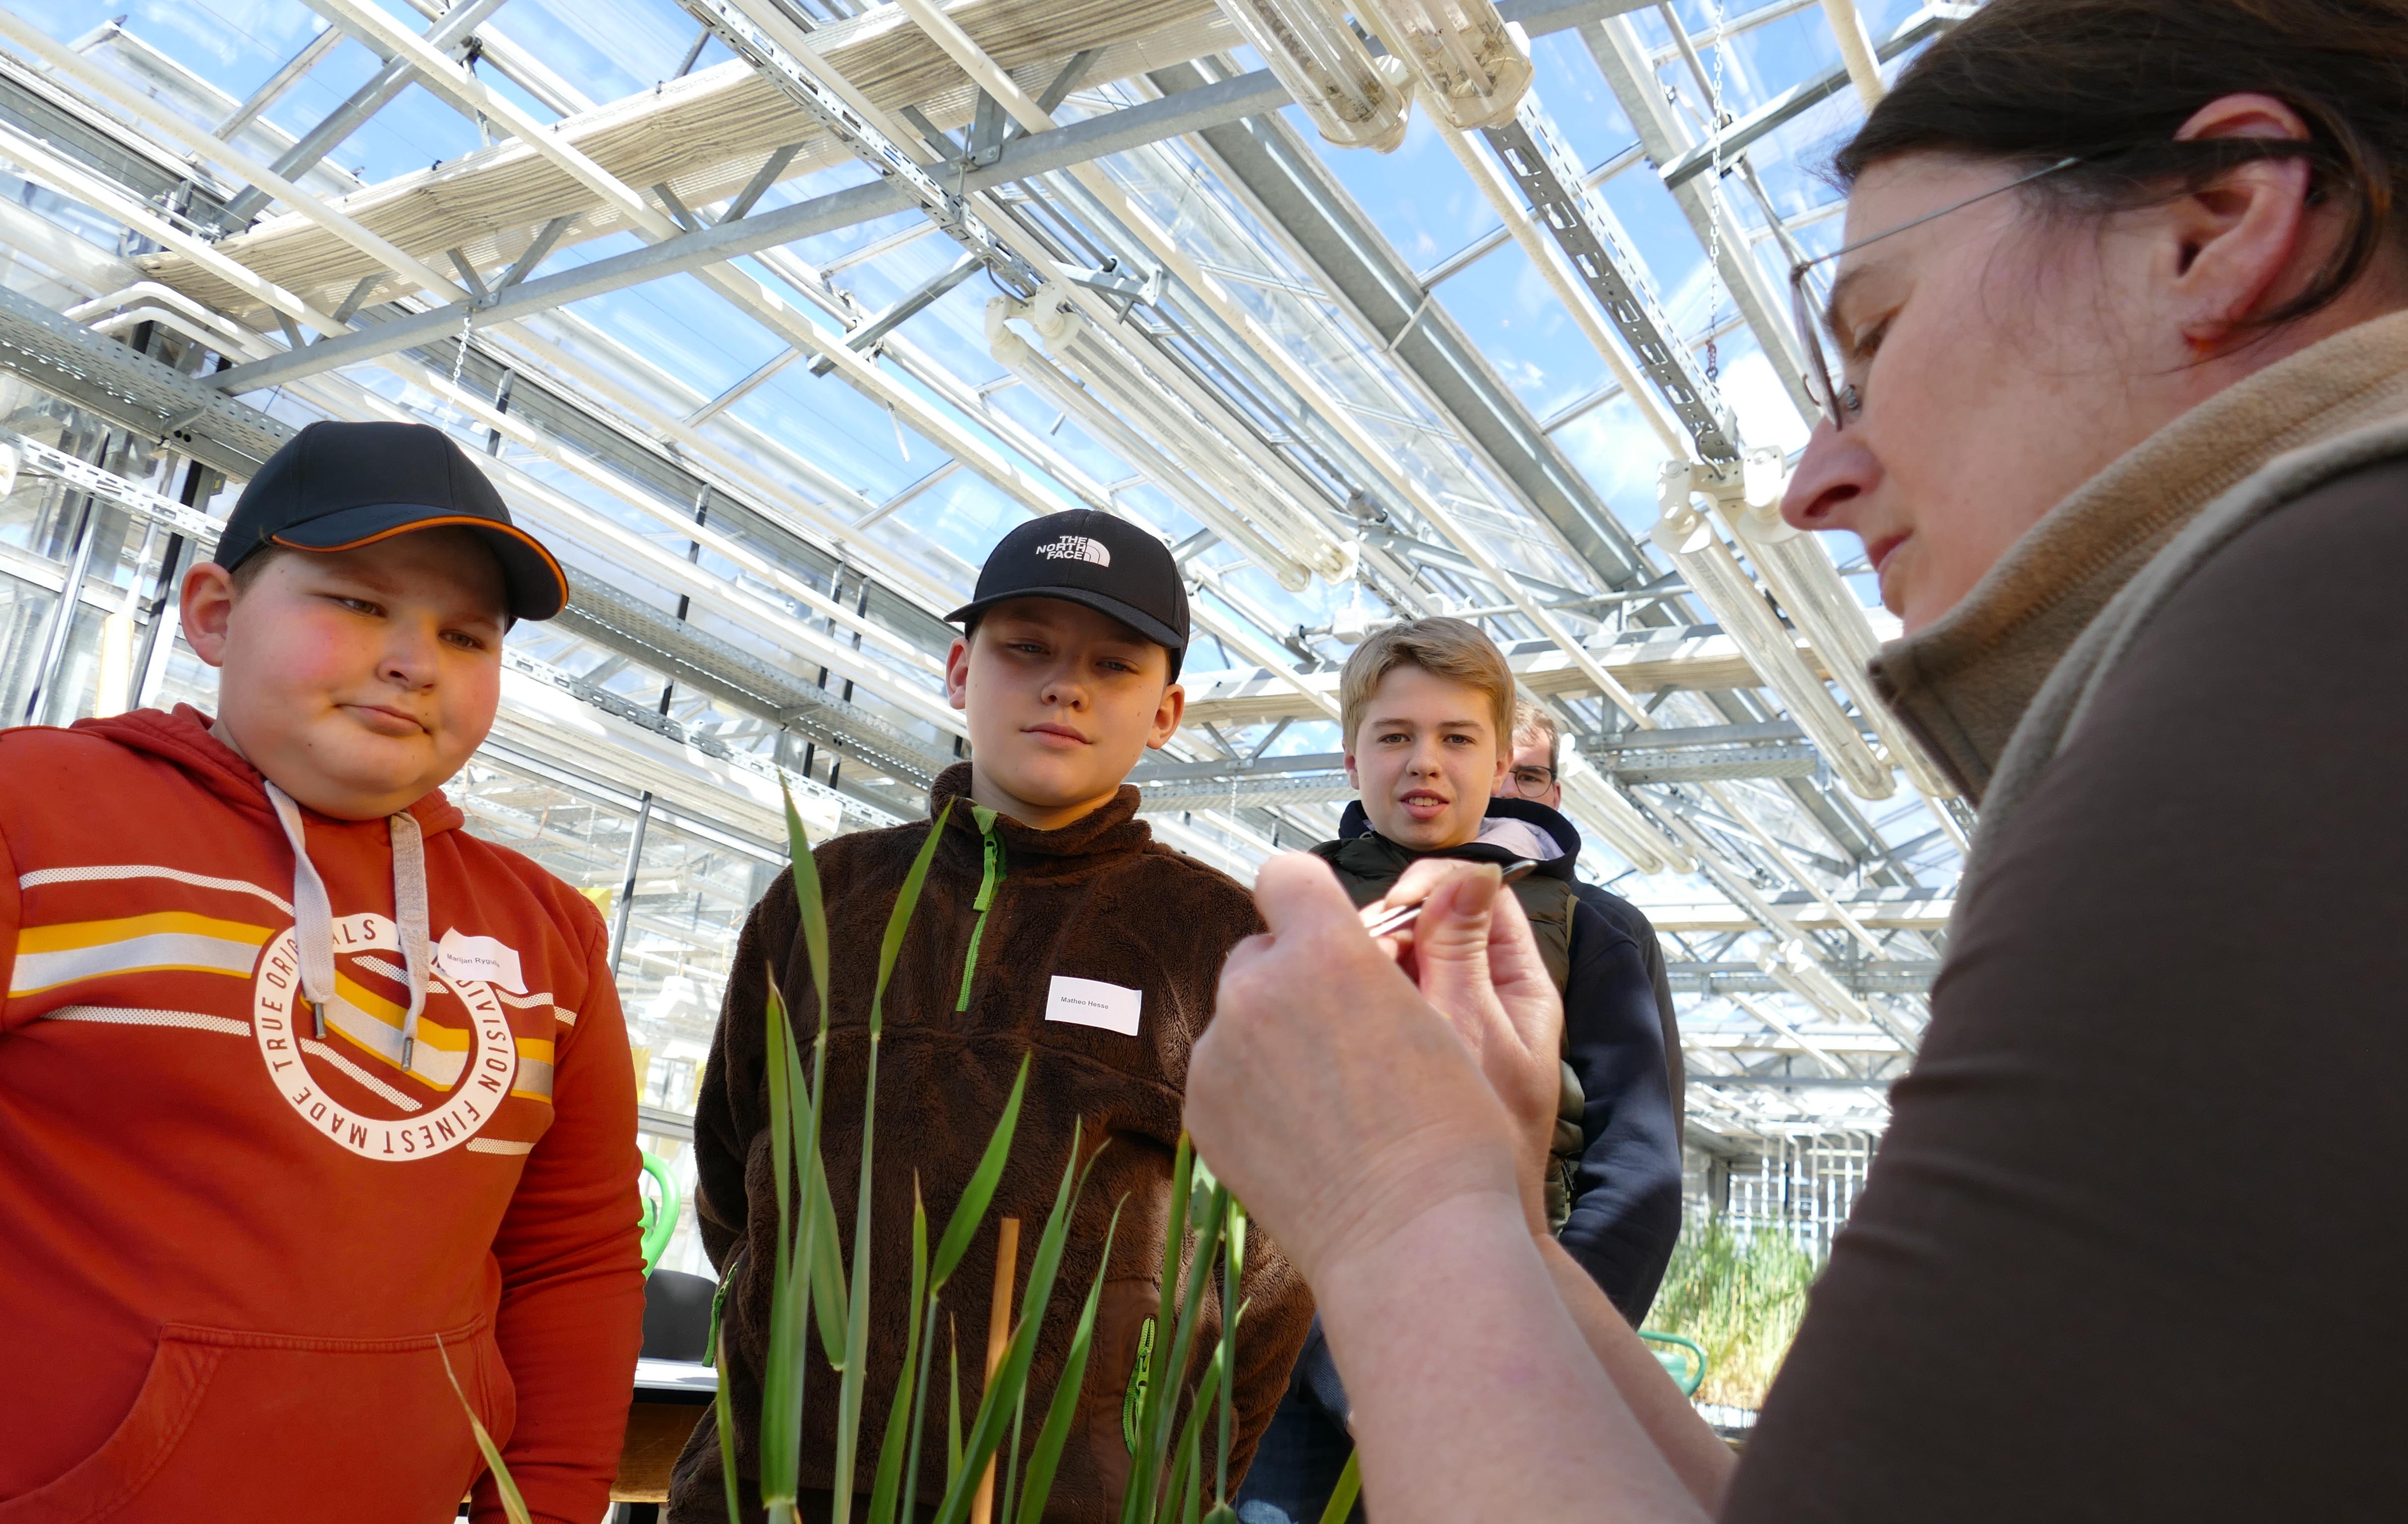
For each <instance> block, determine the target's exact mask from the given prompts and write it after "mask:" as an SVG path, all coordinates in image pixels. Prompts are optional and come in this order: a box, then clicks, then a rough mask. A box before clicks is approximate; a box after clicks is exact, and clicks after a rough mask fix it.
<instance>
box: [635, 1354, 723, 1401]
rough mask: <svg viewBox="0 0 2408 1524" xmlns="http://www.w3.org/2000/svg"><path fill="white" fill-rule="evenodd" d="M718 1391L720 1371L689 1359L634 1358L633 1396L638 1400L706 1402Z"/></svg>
mask: <svg viewBox="0 0 2408 1524" xmlns="http://www.w3.org/2000/svg"><path fill="white" fill-rule="evenodd" d="M718 1391H719V1373H718V1372H717V1371H714V1370H712V1369H711V1368H710V1366H708V1365H697V1364H695V1363H694V1362H692V1361H690V1360H645V1359H639V1360H638V1361H637V1362H636V1392H635V1399H636V1401H637V1402H677V1403H688V1402H691V1403H704V1402H710V1400H711V1398H712V1397H713V1396H715V1395H717V1393H718Z"/></svg>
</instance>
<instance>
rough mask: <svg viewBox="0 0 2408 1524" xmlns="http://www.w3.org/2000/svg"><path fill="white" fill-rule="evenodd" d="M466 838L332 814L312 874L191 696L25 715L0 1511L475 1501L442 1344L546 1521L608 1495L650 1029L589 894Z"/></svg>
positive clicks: (81, 1516)
mask: <svg viewBox="0 0 2408 1524" xmlns="http://www.w3.org/2000/svg"><path fill="white" fill-rule="evenodd" d="M461 820H462V816H461V813H460V812H459V811H458V810H457V809H455V808H453V807H452V805H451V804H450V803H448V802H447V801H446V800H445V799H444V798H443V796H442V794H441V793H440V792H439V791H438V792H436V793H432V794H429V795H427V796H426V797H425V798H422V799H420V800H419V801H418V802H417V803H415V804H413V805H411V806H410V807H409V811H408V812H407V819H405V817H403V816H396V817H394V822H392V823H388V822H387V821H382V820H371V821H340V820H333V819H329V818H327V817H324V816H321V815H317V814H312V813H309V812H298V813H296V815H295V816H294V827H295V828H297V829H300V830H302V831H304V832H305V834H306V839H307V841H308V857H309V859H310V863H311V864H313V865H314V868H315V872H314V873H311V872H308V871H307V870H300V869H299V865H296V861H295V858H294V852H293V849H292V847H291V845H290V844H289V841H288V837H287V833H286V828H285V827H284V826H283V825H282V824H281V823H279V818H278V813H277V810H276V808H275V806H274V805H273V804H272V803H271V800H270V798H269V794H268V791H267V789H266V787H265V783H264V781H263V780H262V778H261V777H260V775H259V773H258V771H257V770H256V769H253V768H251V766H250V765H249V764H248V763H246V762H244V761H243V760H242V759H241V758H240V757H239V756H237V755H235V753H234V752H233V751H232V750H230V749H229V748H227V747H226V746H224V745H222V743H220V742H219V741H218V740H215V739H214V738H212V737H211V736H210V735H209V734H208V717H207V716H205V715H203V714H201V713H199V712H197V711H194V710H193V709H191V708H179V709H178V710H177V711H176V712H175V713H174V714H172V715H169V714H163V713H160V712H156V711H144V712H138V713H134V714H127V715H124V716H122V717H120V718H117V719H112V720H105V721H86V722H85V723H83V724H81V725H79V726H76V727H75V728H74V729H72V730H50V729H24V730H10V731H5V732H0V980H5V982H6V983H5V988H6V990H7V994H6V997H5V999H0V1309H5V1312H0V1327H5V1330H6V1332H5V1333H0V1344H5V1347H6V1349H7V1366H8V1368H9V1370H11V1371H12V1372H13V1374H11V1375H9V1376H7V1378H5V1379H0V1524H81V1521H85V1520H93V1521H97V1520H99V1519H102V1518H104V1517H105V1518H107V1519H108V1520H109V1521H110V1524H148V1521H151V1520H167V1519H174V1520H176V1521H177V1524H218V1521H221V1520H222V1521H225V1524H233V1521H235V1520H237V1519H239V1520H242V1521H244V1524H255V1521H258V1520H278V1521H283V1520H305V1519H322V1518H341V1519H344V1520H345V1521H347V1524H432V1521H436V1520H440V1519H448V1518H450V1517H452V1514H453V1512H454V1511H455V1509H456V1508H457V1506H458V1503H459V1500H460V1499H461V1498H462V1497H463V1496H464V1495H465V1494H466V1492H467V1490H468V1488H469V1486H470V1483H471V1481H472V1480H473V1479H475V1478H476V1477H477V1476H478V1474H479V1473H480V1471H481V1470H482V1469H483V1468H482V1462H481V1461H480V1459H479V1458H478V1454H477V1449H476V1444H475V1440H474V1438H473V1436H472V1435H471V1433H470V1431H469V1428H468V1423H467V1419H466V1416H465V1415H464V1414H463V1413H462V1411H461V1407H460V1400H459V1398H457V1397H455V1396H454V1395H453V1393H452V1387H451V1385H450V1384H449V1383H448V1382H447V1381H446V1379H445V1377H444V1371H443V1365H442V1352H438V1350H437V1340H438V1339H439V1340H440V1341H441V1344H442V1345H443V1347H444V1351H446V1352H448V1354H449V1356H450V1359H451V1363H452V1370H453V1372H455V1373H457V1376H458V1379H459V1383H460V1387H461V1388H462V1390H463V1391H465V1392H466V1394H467V1397H468V1400H469V1401H470V1402H472V1403H474V1404H475V1406H476V1409H477V1412H478V1415H479V1416H480V1418H481V1419H482V1420H483V1422H484V1424H485V1426H486V1428H487V1429H489V1430H490V1431H493V1433H494V1436H495V1440H496V1441H497V1442H499V1443H500V1444H501V1445H502V1450H503V1454H504V1457H505V1458H506V1459H508V1460H509V1465H510V1469H511V1472H512V1473H513V1474H514V1475H515V1476H516V1478H517V1480H518V1483H519V1486H520V1488H522V1489H523V1491H524V1493H525V1495H526V1501H527V1504H528V1507H529V1508H530V1509H531V1510H532V1512H533V1513H534V1514H535V1516H536V1517H538V1518H542V1519H550V1520H556V1521H559V1524H594V1521H595V1520H596V1519H598V1518H600V1517H602V1515H603V1514H604V1512H605V1511H606V1510H607V1508H608V1493H609V1484H610V1477H611V1474H612V1472H613V1468H614V1464H615V1462H616V1459H617V1457H618V1452H619V1445H620V1440H621V1436H622V1433H623V1431H624V1423H625V1416H626V1409H627V1401H628V1390H629V1380H630V1376H631V1373H632V1370H633V1366H634V1363H635V1356H636V1346H637V1344H638V1340H639V1338H640V1333H639V1325H640V1321H641V1316H642V1305H643V1278H642V1263H641V1259H640V1256H639V1252H638V1246H637V1229H636V1220H637V1201H636V1173H637V1157H636V1148H635V1135H634V1134H635V1094H634V1084H635V1079H634V1073H633V1071H632V1070H631V1068H630V1066H629V1063H628V1056H627V1035H626V1030H625V1028H624V1024H623V1023H622V1020H621V1017H620V1014H619V1000H618V995H617V992H616V991H615V990H614V989H613V987H612V985H611V983H610V977H609V971H608V970H607V968H606V966H605V947H606V942H607V939H606V936H605V934H604V931H603V928H602V923H601V917H600V916H599V915H598V914H596V913H595V909H594V907H593V906H592V905H591V904H590V903H588V902H587V901H586V900H585V899H583V898H581V896H579V895H578V894H577V893H576V891H574V890H572V889H570V888H569V887H568V886H567V885H566V884H563V883H561V882H560V881H559V880H558V879H555V878H553V877H552V875H551V874H549V873H546V872H545V871H544V870H542V869H540V868H538V867H537V866H536V865H535V864H533V863H531V862H529V861H528V860H527V859H526V858H524V857H522V856H520V855H517V854H516V853H512V852H506V851H504V850H502V849H501V848H499V847H495V846H492V845H489V844H487V843H486V842H483V841H478V840H477V839H475V838H474V837H471V836H469V835H467V834H466V833H465V832H463V831H461V830H459V829H457V827H458V826H459V825H460V823H461ZM409 821H415V822H416V825H417V827H418V828H417V830H415V831H412V830H410V829H409V824H408V822H409ZM421 839H423V844H422V842H421ZM397 858H398V859H400V861H399V862H398V863H397V861H396V859H397ZM397 869H398V870H399V871H397ZM320 882H322V893H323V897H324V898H323V899H322V900H320V899H317V898H316V896H317V892H318V891H317V887H316V886H317V884H319V883H320ZM296 904H297V905H299V906H300V907H301V908H300V913H299V914H298V915H297V917H296V914H295V910H294V907H295V905H296ZM312 904H316V905H318V906H319V908H318V909H317V910H315V911H314V912H313V911H312V909H311V906H312ZM329 911H331V914H330V913H329ZM313 923H314V924H315V926H317V927H323V928H324V929H325V934H326V935H328V936H330V937H331V939H332V942H333V945H334V949H335V953H336V956H335V958H334V960H333V963H332V965H331V968H329V967H328V966H327V965H325V963H324V961H323V960H322V959H320V960H316V961H317V963H318V968H317V970H305V967H304V965H305V963H307V962H308V961H310V960H309V959H308V958H307V956H306V953H307V951H308V949H306V948H304V947H302V946H301V945H300V939H299V938H298V937H297V935H296V931H297V930H300V929H308V927H310V926H311V925H312V924H313ZM413 932H415V933H416V935H415V936H413V935H412V933H413ZM412 970H419V971H420V975H421V977H420V981H419V982H420V984H421V985H422V987H423V989H424V996H423V1000H413V999H411V997H410V993H409V989H410V984H411V981H410V978H409V974H410V972H411V971H412ZM305 987H306V988H307V989H308V990H309V991H311V992H313V993H321V994H322V998H323V1005H322V1011H323V1014H324V1017H325V1027H324V1029H323V1032H322V1033H321V1032H320V1029H319V1026H318V1023H317V1021H316V1020H315V1019H314V1016H313V1013H312V1009H311V1006H310V1004H309V1002H308V1000H307V999H304V998H303V992H304V990H305ZM405 1053H407V1055H408V1058H407V1062H408V1068H407V1069H405V1068H404V1067H403V1065H404V1061H405V1059H404V1055H405ZM477 1494H478V1498H477V1502H478V1506H477V1509H476V1517H477V1518H478V1519H479V1520H480V1521H493V1520H498V1519H499V1518H500V1517H501V1513H500V1509H499V1507H498V1505H497V1504H496V1502H495V1499H494V1496H493V1484H492V1482H491V1481H490V1480H486V1481H482V1482H479V1483H477Z"/></svg>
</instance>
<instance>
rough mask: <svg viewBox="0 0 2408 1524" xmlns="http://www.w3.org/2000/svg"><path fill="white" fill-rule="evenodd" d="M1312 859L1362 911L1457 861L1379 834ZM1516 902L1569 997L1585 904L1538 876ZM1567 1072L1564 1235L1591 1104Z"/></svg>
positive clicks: (1558, 1198) (1566, 887)
mask: <svg viewBox="0 0 2408 1524" xmlns="http://www.w3.org/2000/svg"><path fill="white" fill-rule="evenodd" d="M1312 854H1313V855H1314V856H1316V857H1319V858H1320V859H1322V860H1323V861H1324V862H1326V863H1327V864H1329V866H1330V867H1331V868H1333V869H1335V870H1337V871H1338V881H1339V882H1340V884H1344V885H1346V892H1347V893H1348V894H1349V895H1351V896H1352V897H1353V898H1354V900H1355V903H1356V904H1357V905H1368V904H1369V903H1370V902H1371V901H1372V900H1374V899H1379V898H1380V897H1381V896H1382V895H1383V894H1385V893H1387V892H1388V886H1389V885H1390V884H1394V883H1396V882H1397V880H1398V878H1399V877H1401V876H1402V875H1403V873H1404V871H1405V869H1406V868H1407V867H1408V866H1409V865H1410V864H1411V863H1412V861H1413V859H1414V858H1416V857H1424V856H1440V857H1443V856H1450V855H1457V854H1453V853H1448V852H1443V851H1441V852H1436V853H1422V852H1414V851H1412V850H1411V849H1410V848H1406V847H1401V846H1398V844H1397V843H1396V842H1394V841H1389V840H1388V839H1387V838H1386V837H1384V836H1382V835H1380V834H1379V833H1378V832H1377V831H1367V832H1365V833H1364V834H1363V835H1361V836H1353V837H1349V838H1347V839H1346V840H1345V841H1324V842H1322V843H1321V844H1320V845H1318V846H1316V847H1314V848H1313V849H1312ZM1462 855H1469V854H1462ZM1513 898H1514V899H1519V900H1520V901H1521V902H1522V913H1523V914H1524V915H1526V916H1527V917H1529V921H1530V934H1531V935H1532V936H1533V937H1535V938H1536V939H1537V940H1538V943H1539V960H1540V961H1541V962H1542V963H1544V964H1545V965H1546V966H1547V977H1548V978H1550V979H1553V980H1554V981H1555V993H1556V994H1558V995H1560V994H1562V993H1564V991H1565V989H1566V988H1567V987H1568V986H1569V985H1570V982H1571V975H1572V913H1573V910H1574V909H1575V907H1577V906H1578V905H1579V904H1580V899H1579V897H1578V896H1577V895H1575V894H1573V893H1572V886H1571V885H1570V884H1567V883H1565V882H1564V881H1563V880H1562V879H1559V878H1551V877H1549V876H1547V875H1545V874H1542V873H1533V874H1531V875H1529V876H1528V877H1527V878H1525V879H1523V880H1522V881H1521V882H1520V883H1518V884H1514V885H1513ZM1567 1041H1568V1042H1569V1039H1568V1040H1567ZM1562 1068H1563V1080H1562V1088H1561V1090H1560V1091H1559V1092H1558V1094H1557V1096H1556V1099H1555V1141H1554V1143H1552V1144H1551V1146H1550V1154H1551V1156H1552V1157H1550V1158H1549V1159H1548V1169H1547V1226H1548V1228H1549V1229H1561V1228H1562V1227H1563V1225H1564V1223H1565V1222H1566V1221H1567V1220H1568V1219H1569V1218H1570V1216H1571V1210H1572V1185H1573V1182H1574V1179H1575V1178H1576V1174H1575V1172H1577V1171H1578V1169H1579V1167H1580V1157H1581V1151H1582V1145H1583V1143H1584V1139H1583V1137H1582V1133H1581V1115H1582V1112H1583V1110H1584V1106H1585V1104H1586V1098H1585V1097H1584V1096H1583V1095H1582V1094H1581V1083H1580V1076H1579V1075H1577V1074H1575V1073H1573V1072H1572V1066H1571V1065H1570V1063H1569V1062H1565V1063H1564V1064H1563V1066H1562Z"/></svg>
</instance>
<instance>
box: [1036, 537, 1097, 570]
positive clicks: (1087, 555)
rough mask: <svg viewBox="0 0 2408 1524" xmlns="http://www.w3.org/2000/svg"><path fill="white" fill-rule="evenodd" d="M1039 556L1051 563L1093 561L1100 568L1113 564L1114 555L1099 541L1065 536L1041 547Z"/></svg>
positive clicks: (1039, 547)
mask: <svg viewBox="0 0 2408 1524" xmlns="http://www.w3.org/2000/svg"><path fill="white" fill-rule="evenodd" d="M1037 554H1039V555H1041V556H1043V557H1045V558H1046V559H1047V560H1049V561H1093V562H1094V563H1095V564H1096V565H1097V566H1099V567H1108V566H1111V564H1112V553H1111V552H1110V551H1108V550H1106V549H1104V543H1103V541H1102V540H1099V539H1088V538H1087V537H1086V536H1084V535H1064V536H1063V537H1062V538H1061V539H1057V540H1054V542H1053V543H1052V544H1050V545H1039V546H1038V547H1037Z"/></svg>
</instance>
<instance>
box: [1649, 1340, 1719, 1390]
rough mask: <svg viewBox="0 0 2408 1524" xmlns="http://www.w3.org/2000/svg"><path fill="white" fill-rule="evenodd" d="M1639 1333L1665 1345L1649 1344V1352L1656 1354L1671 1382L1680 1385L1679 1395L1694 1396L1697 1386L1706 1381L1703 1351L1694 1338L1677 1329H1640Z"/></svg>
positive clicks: (1659, 1363)
mask: <svg viewBox="0 0 2408 1524" xmlns="http://www.w3.org/2000/svg"><path fill="white" fill-rule="evenodd" d="M1639 1337H1641V1339H1644V1340H1646V1341H1647V1343H1648V1344H1651V1345H1666V1346H1669V1347H1665V1348H1653V1349H1650V1350H1649V1353H1650V1354H1652V1355H1654V1356H1655V1357H1656V1363H1657V1364H1658V1365H1661V1366H1662V1367H1664V1371H1665V1373H1666V1374H1668V1375H1670V1377H1671V1378H1672V1381H1673V1384H1674V1385H1675V1386H1677V1387H1680V1388H1681V1395H1682V1396H1684V1397H1695V1396H1697V1395H1698V1388H1699V1387H1702V1386H1704V1385H1705V1381H1706V1352H1705V1350H1704V1349H1703V1348H1701V1347H1700V1346H1699V1344H1698V1342H1697V1341H1696V1340H1694V1339H1684V1338H1682V1337H1681V1336H1680V1335H1679V1334H1677V1333H1658V1332H1657V1331H1656V1330H1654V1329H1641V1330H1639Z"/></svg>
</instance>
